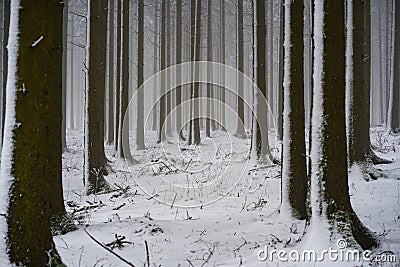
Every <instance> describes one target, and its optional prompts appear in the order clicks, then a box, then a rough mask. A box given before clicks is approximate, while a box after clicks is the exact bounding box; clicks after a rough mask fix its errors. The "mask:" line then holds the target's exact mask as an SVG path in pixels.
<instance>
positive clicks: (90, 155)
mask: <svg viewBox="0 0 400 267" xmlns="http://www.w3.org/2000/svg"><path fill="white" fill-rule="evenodd" d="M107 2H108V1H107V0H98V1H90V7H89V8H90V18H89V20H90V29H89V47H90V49H89V51H88V52H89V57H88V58H89V74H88V79H89V82H88V88H87V93H86V109H87V110H86V138H85V139H86V142H85V146H86V147H85V150H86V153H87V155H86V159H87V162H85V164H86V166H85V178H86V180H87V182H86V187H87V189H86V190H87V194H91V193H98V192H100V191H102V190H104V189H108V185H107V182H106V181H105V179H104V175H107V169H106V167H107V158H106V156H105V152H104V96H105V88H106V58H107V53H106V45H107V39H106V38H104V36H106V35H107V12H104V11H105V10H107V6H108V3H107Z"/></svg>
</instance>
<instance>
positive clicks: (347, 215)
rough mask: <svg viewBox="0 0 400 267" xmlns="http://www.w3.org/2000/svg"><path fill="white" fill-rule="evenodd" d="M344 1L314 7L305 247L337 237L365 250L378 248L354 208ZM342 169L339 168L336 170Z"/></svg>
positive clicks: (330, 242) (319, 3) (327, 241)
mask: <svg viewBox="0 0 400 267" xmlns="http://www.w3.org/2000/svg"><path fill="white" fill-rule="evenodd" d="M344 13H345V9H344V2H342V1H335V2H332V1H323V0H319V1H316V2H315V19H314V38H315V39H314V40H315V58H314V97H313V113H312V115H313V116H312V148H311V160H312V174H311V208H312V219H311V225H310V228H309V230H308V233H307V236H306V238H305V244H306V246H310V245H312V244H315V242H318V244H320V247H328V246H330V245H331V244H332V243H335V242H336V241H337V239H338V238H345V239H346V240H347V242H348V244H350V245H356V244H357V243H358V244H359V245H360V246H361V247H362V248H363V249H369V248H372V247H374V246H376V245H377V241H376V239H375V237H374V235H373V234H372V233H371V232H370V231H369V230H368V229H367V228H365V226H364V225H363V224H362V223H361V222H360V220H359V219H358V217H357V215H356V214H355V212H354V211H353V209H352V206H351V203H350V196H349V186H348V174H347V153H346V151H347V149H346V129H345V32H344V29H345V25H344V22H345V19H344ZM338 166H340V168H338Z"/></svg>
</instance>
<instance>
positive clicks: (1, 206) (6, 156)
mask: <svg viewBox="0 0 400 267" xmlns="http://www.w3.org/2000/svg"><path fill="white" fill-rule="evenodd" d="M10 7H11V10H10V12H11V13H10V33H9V39H8V45H7V50H8V75H7V89H6V90H7V93H6V95H7V98H6V114H5V122H4V137H3V149H2V151H1V167H0V169H1V175H0V214H2V215H1V216H0V235H1V236H0V266H8V265H10V261H9V259H8V255H7V244H6V241H7V221H6V217H5V216H7V214H8V202H9V191H10V186H11V183H12V181H13V176H12V174H11V169H12V164H13V162H12V158H13V146H14V140H13V130H14V127H15V125H16V121H15V101H16V91H17V88H16V82H17V77H16V74H17V73H16V72H17V58H18V49H19V44H18V34H19V27H18V25H19V9H20V1H19V0H16V1H11V6H10Z"/></svg>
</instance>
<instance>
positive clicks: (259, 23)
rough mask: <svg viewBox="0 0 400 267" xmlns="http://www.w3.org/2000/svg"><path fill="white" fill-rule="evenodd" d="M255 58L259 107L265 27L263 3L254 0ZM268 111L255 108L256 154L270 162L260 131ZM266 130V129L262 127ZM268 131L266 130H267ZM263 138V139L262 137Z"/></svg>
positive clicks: (263, 85) (264, 94)
mask: <svg viewBox="0 0 400 267" xmlns="http://www.w3.org/2000/svg"><path fill="white" fill-rule="evenodd" d="M256 35H257V38H256V50H257V51H256V58H257V70H256V71H257V77H256V79H257V82H256V83H257V86H258V89H259V90H257V93H256V101H257V103H256V105H257V107H261V101H265V99H267V83H266V77H265V67H266V60H265V51H266V40H265V37H266V25H265V1H264V0H256ZM267 114H268V111H267V110H265V109H262V108H257V124H256V153H257V157H258V159H259V160H261V161H265V160H268V159H269V160H271V154H270V151H269V143H268V131H267V132H263V133H262V131H261V128H262V125H260V124H263V125H264V124H265V126H268V116H267ZM264 128H267V127H264ZM267 129H268V128H267ZM263 136H264V137H263Z"/></svg>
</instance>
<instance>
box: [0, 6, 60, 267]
mask: <svg viewBox="0 0 400 267" xmlns="http://www.w3.org/2000/svg"><path fill="white" fill-rule="evenodd" d="M62 9H63V5H62V4H61V3H60V2H59V1H48V0H41V1H35V2H32V1H29V0H22V1H18V0H16V1H12V2H11V17H10V36H9V42H8V52H9V61H8V78H7V100H6V101H7V105H6V107H7V109H6V121H5V135H4V147H3V150H2V162H1V177H2V178H1V179H0V183H1V187H0V188H1V194H0V209H1V210H0V213H1V214H2V216H0V218H1V221H0V225H1V226H0V230H1V235H2V237H1V241H0V250H1V252H0V253H1V255H0V265H1V266H8V265H9V264H10V262H11V263H13V264H16V265H25V266H27V265H28V266H45V265H47V264H50V265H52V266H53V265H58V266H62V262H61V259H60V257H59V256H58V254H57V251H56V250H55V247H54V243H53V239H52V236H51V232H50V218H51V215H52V211H51V194H49V191H51V190H52V189H53V188H52V187H53V186H54V180H53V179H54V178H55V177H59V176H61V152H62V144H61V138H60V137H61V128H62V127H61V125H62V110H61V103H62V102H61V101H62V100H61V97H62V94H61V92H62ZM32 70H34V71H32ZM43 77H47V79H43ZM49 262H50V263H49Z"/></svg>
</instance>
